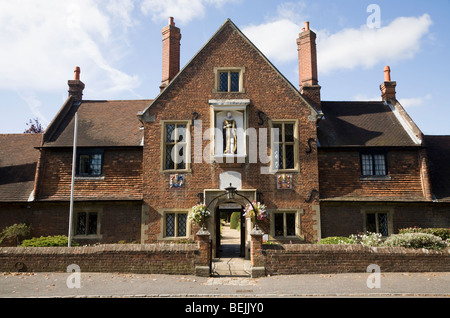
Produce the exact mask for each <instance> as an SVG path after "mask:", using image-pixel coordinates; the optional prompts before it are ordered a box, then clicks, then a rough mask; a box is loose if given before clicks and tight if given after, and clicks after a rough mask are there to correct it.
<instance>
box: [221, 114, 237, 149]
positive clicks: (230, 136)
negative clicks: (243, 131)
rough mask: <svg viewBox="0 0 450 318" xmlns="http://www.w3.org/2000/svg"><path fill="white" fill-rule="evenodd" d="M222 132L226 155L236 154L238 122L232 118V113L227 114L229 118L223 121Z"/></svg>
mask: <svg viewBox="0 0 450 318" xmlns="http://www.w3.org/2000/svg"><path fill="white" fill-rule="evenodd" d="M222 131H223V136H224V141H223V144H224V146H223V148H224V151H223V153H224V154H235V153H236V147H237V140H236V121H235V120H234V119H233V117H232V116H231V112H228V113H227V117H226V118H225V120H224V121H223V125H222Z"/></svg>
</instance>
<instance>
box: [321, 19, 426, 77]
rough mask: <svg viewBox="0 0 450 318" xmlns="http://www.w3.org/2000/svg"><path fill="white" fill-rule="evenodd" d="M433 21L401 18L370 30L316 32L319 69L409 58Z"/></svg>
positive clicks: (347, 67) (372, 64) (366, 65)
mask: <svg viewBox="0 0 450 318" xmlns="http://www.w3.org/2000/svg"><path fill="white" fill-rule="evenodd" d="M431 24H432V21H431V18H430V16H429V15H428V14H424V15H422V16H421V17H400V18H397V19H395V20H394V21H393V22H392V23H391V24H389V25H387V26H385V27H382V28H379V29H371V28H369V27H367V26H366V25H364V26H362V27H361V28H359V29H344V30H342V31H339V32H337V33H334V34H329V33H328V32H326V31H318V32H317V46H318V48H317V52H318V53H317V54H318V64H319V72H321V73H328V72H332V71H335V70H338V69H354V68H356V67H364V68H370V67H372V66H374V65H375V64H377V63H379V62H385V63H392V62H393V61H397V60H403V59H408V58H412V57H413V56H414V55H415V53H417V51H418V50H419V49H420V41H421V39H422V38H423V37H424V36H425V34H427V33H428V30H429V27H430V26H431Z"/></svg>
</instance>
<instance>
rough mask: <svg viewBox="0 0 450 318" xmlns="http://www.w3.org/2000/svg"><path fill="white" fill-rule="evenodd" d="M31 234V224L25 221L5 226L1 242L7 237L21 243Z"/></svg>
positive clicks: (0, 238) (0, 234) (0, 236)
mask: <svg viewBox="0 0 450 318" xmlns="http://www.w3.org/2000/svg"><path fill="white" fill-rule="evenodd" d="M30 234H31V225H26V224H24V223H20V224H14V225H11V226H8V227H7V228H5V229H4V230H3V231H2V233H0V243H2V242H3V240H5V239H14V240H15V241H16V244H17V245H19V244H20V241H21V240H23V239H24V238H26V237H28V236H29V235H30Z"/></svg>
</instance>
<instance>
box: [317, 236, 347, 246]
mask: <svg viewBox="0 0 450 318" xmlns="http://www.w3.org/2000/svg"><path fill="white" fill-rule="evenodd" d="M352 243H353V240H352V239H350V238H348V237H345V236H329V237H326V238H323V239H321V240H320V241H319V242H317V244H352Z"/></svg>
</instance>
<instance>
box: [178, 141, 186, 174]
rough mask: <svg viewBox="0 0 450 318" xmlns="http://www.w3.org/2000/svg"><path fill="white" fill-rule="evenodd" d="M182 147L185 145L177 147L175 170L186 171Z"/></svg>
mask: <svg viewBox="0 0 450 318" xmlns="http://www.w3.org/2000/svg"><path fill="white" fill-rule="evenodd" d="M184 146H186V145H177V150H178V158H177V169H186V155H185V152H184Z"/></svg>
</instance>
